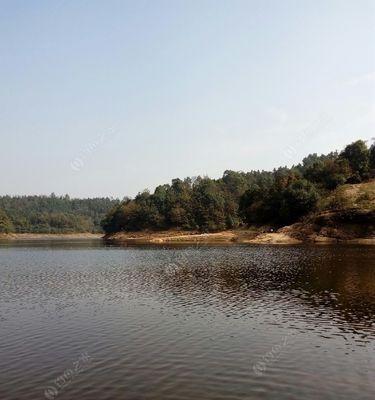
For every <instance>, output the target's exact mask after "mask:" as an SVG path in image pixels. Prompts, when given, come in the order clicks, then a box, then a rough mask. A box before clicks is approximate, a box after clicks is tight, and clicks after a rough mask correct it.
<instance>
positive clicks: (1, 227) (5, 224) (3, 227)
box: [0, 210, 13, 233]
mask: <svg viewBox="0 0 375 400" xmlns="http://www.w3.org/2000/svg"><path fill="white" fill-rule="evenodd" d="M12 231H13V224H12V222H11V220H10V219H9V217H8V215H7V214H6V213H5V212H4V211H3V210H0V233H10V232H12Z"/></svg>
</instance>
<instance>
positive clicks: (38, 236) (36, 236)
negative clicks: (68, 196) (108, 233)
mask: <svg viewBox="0 0 375 400" xmlns="http://www.w3.org/2000/svg"><path fill="white" fill-rule="evenodd" d="M102 237H103V234H102V233H9V234H5V233H0V240H61V239H67V240H79V239H81V240H82V239H101V238H102Z"/></svg>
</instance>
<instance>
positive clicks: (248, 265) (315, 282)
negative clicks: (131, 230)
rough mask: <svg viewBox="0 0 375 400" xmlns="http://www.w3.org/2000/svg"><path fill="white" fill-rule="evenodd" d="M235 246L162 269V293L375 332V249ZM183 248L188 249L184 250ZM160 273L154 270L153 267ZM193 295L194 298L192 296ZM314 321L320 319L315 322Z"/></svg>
mask: <svg viewBox="0 0 375 400" xmlns="http://www.w3.org/2000/svg"><path fill="white" fill-rule="evenodd" d="M252 249H253V251H251V248H250V249H249V248H243V249H242V250H241V249H240V250H239V248H236V249H235V248H232V250H230V249H229V250H224V249H215V250H212V251H209V250H207V249H205V251H204V252H199V250H195V251H187V254H185V256H182V257H181V256H178V257H177V258H176V259H175V261H174V264H173V265H174V266H173V268H172V269H163V268H158V269H157V273H156V274H157V276H156V279H155V282H156V284H157V290H160V293H163V292H164V291H166V292H167V293H171V292H172V293H173V294H174V295H175V296H174V297H168V300H169V301H172V302H179V301H181V302H183V301H189V302H190V303H193V300H194V299H195V300H197V298H200V297H201V298H202V299H201V301H202V302H206V303H207V304H211V305H213V306H214V307H218V308H219V309H222V310H223V311H227V310H228V309H230V310H231V311H232V312H237V313H239V314H240V315H241V313H242V315H243V316H245V315H248V316H249V315H250V316H251V313H252V312H258V311H259V310H260V309H261V308H262V304H263V306H264V307H266V308H267V307H268V308H269V309H273V310H275V307H279V308H278V310H276V311H279V312H282V313H284V312H285V313H288V312H290V311H293V309H294V308H295V307H296V306H299V307H301V306H302V307H307V308H308V310H306V312H305V313H304V314H305V315H306V316H307V315H308V316H309V317H308V318H312V315H316V316H317V317H318V318H319V317H322V318H323V317H324V318H325V319H326V320H327V318H328V319H330V320H332V321H336V322H337V327H338V328H342V327H343V324H345V326H346V328H347V327H348V326H347V325H348V324H349V325H350V329H351V330H352V331H357V330H358V331H367V332H368V333H374V331H373V322H374V316H375V265H374V262H373V261H372V257H371V256H374V251H373V250H372V249H370V248H361V249H360V248H354V247H352V248H351V247H315V248H312V247H310V248H309V247H294V248H286V247H284V248H276V247H273V248H265V247H263V248H262V249H259V248H252ZM181 251H184V250H181ZM154 273H155V271H154ZM189 299H191V300H189ZM313 322H315V323H317V322H318V320H316V321H313Z"/></svg>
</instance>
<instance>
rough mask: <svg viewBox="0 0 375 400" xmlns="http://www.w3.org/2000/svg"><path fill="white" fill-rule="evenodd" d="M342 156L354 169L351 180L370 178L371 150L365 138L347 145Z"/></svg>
mask: <svg viewBox="0 0 375 400" xmlns="http://www.w3.org/2000/svg"><path fill="white" fill-rule="evenodd" d="M340 157H341V158H342V159H344V160H347V161H348V162H349V166H350V168H351V170H352V177H351V181H352V182H353V183H356V182H361V181H362V180H363V179H366V178H368V174H369V168H370V151H369V149H368V148H367V146H366V143H365V142H364V141H363V140H357V141H356V142H353V143H351V144H349V145H347V146H346V147H345V149H344V151H343V152H342V153H341V154H340Z"/></svg>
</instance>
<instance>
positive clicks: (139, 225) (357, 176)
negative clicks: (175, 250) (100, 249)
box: [102, 140, 375, 233]
mask: <svg viewBox="0 0 375 400" xmlns="http://www.w3.org/2000/svg"><path fill="white" fill-rule="evenodd" d="M374 171H375V145H372V146H371V147H370V148H368V146H367V144H366V143H365V142H364V141H362V140H359V141H356V142H354V143H352V144H350V145H348V146H346V147H345V149H344V150H343V151H342V152H340V153H339V152H337V151H336V152H332V153H329V154H326V155H317V154H310V155H309V156H307V157H306V158H304V159H303V160H302V162H301V163H300V164H298V165H296V166H293V167H291V168H287V167H281V168H278V169H275V170H273V171H250V172H235V171H225V172H224V175H223V177H222V178H220V179H210V178H208V177H197V178H194V179H192V178H186V179H184V180H181V179H173V180H172V183H171V184H165V185H161V186H158V187H157V188H156V189H155V191H154V192H153V193H150V192H149V191H144V192H142V193H139V194H138V195H137V196H136V197H135V198H134V199H125V200H124V201H123V202H121V203H119V204H116V205H115V206H114V207H113V208H112V209H111V210H110V211H109V213H108V214H107V216H106V218H105V219H104V220H103V222H102V226H103V229H104V230H105V232H107V233H113V232H118V231H139V230H146V229H147V230H166V229H184V230H199V231H203V232H213V231H220V230H225V229H233V228H237V227H241V226H246V225H262V224H264V225H272V226H275V227H279V226H282V225H287V224H291V223H293V222H295V221H298V220H299V219H300V218H301V217H302V216H304V215H307V214H308V213H310V212H312V211H315V210H316V211H319V210H320V209H321V208H322V207H327V205H326V203H325V202H324V199H326V198H327V196H329V195H330V194H331V193H332V191H333V190H334V189H336V188H337V187H339V186H341V185H343V184H346V183H360V182H366V181H368V180H370V179H371V178H372V177H374V175H375V174H374ZM338 206H339V205H335V202H332V204H331V205H330V207H338Z"/></svg>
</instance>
